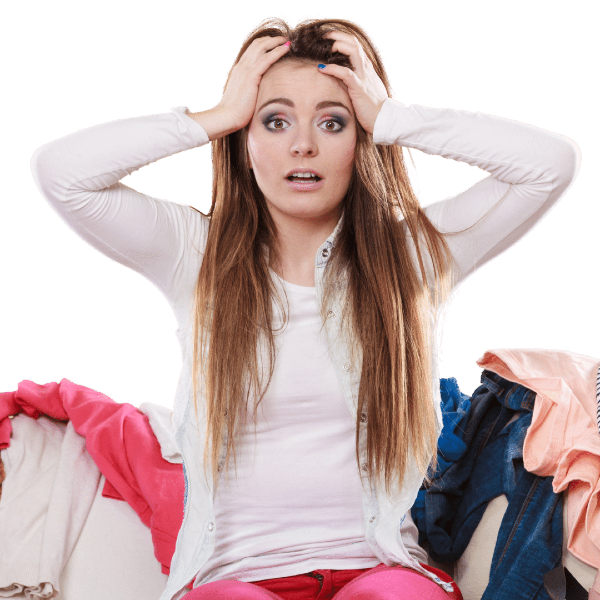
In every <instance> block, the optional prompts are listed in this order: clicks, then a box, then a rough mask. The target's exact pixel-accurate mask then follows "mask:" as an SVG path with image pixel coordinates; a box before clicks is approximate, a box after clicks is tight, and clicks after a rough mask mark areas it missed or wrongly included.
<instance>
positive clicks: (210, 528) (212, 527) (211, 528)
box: [208, 523, 215, 531]
mask: <svg viewBox="0 0 600 600" xmlns="http://www.w3.org/2000/svg"><path fill="white" fill-rule="evenodd" d="M214 528H215V526H214V525H213V524H212V523H209V524H208V530H209V531H212V530H213V529H214Z"/></svg>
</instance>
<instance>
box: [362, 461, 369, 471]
mask: <svg viewBox="0 0 600 600" xmlns="http://www.w3.org/2000/svg"><path fill="white" fill-rule="evenodd" d="M362 470H363V471H368V470H369V467H367V463H364V464H363V466H362Z"/></svg>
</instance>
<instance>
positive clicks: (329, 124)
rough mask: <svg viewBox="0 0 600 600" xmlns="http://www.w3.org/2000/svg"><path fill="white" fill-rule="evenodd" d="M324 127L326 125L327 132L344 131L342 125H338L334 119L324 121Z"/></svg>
mask: <svg viewBox="0 0 600 600" xmlns="http://www.w3.org/2000/svg"><path fill="white" fill-rule="evenodd" d="M322 125H325V127H324V129H326V130H327V131H339V130H340V129H342V124H341V123H338V121H334V120H333V119H329V120H328V121H323V123H322Z"/></svg>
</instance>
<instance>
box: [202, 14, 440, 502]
mask: <svg viewBox="0 0 600 600" xmlns="http://www.w3.org/2000/svg"><path fill="white" fill-rule="evenodd" d="M331 29H337V30H340V31H344V32H347V33H350V34H352V35H354V36H355V37H356V38H357V39H358V40H359V42H360V43H361V45H362V47H363V48H364V50H365V52H366V54H367V56H368V58H369V59H370V60H371V62H372V63H373V66H374V68H375V71H376V72H377V74H378V76H379V77H380V78H381V80H382V82H383V83H384V85H385V87H386V89H387V91H388V95H390V86H389V83H388V78H387V75H386V73H385V70H384V68H383V64H382V62H381V59H380V57H379V54H378V52H377V50H376V49H375V47H374V46H373V44H372V43H371V41H370V40H369V38H368V37H367V35H366V34H365V32H364V31H363V30H362V29H361V28H360V27H358V26H357V25H356V24H354V23H352V22H350V21H346V20H340V19H322V20H315V19H311V20H307V21H303V22H302V23H300V24H299V25H298V26H297V27H296V28H294V29H290V28H289V26H288V25H287V24H286V23H285V22H284V21H282V20H281V19H267V20H266V21H263V22H262V23H261V24H260V25H259V26H258V27H257V28H256V29H255V30H254V31H253V32H252V33H251V34H250V36H249V37H248V38H247V39H246V41H245V42H244V44H243V46H242V48H241V50H240V52H239V54H238V56H237V58H236V60H235V63H237V62H238V61H239V59H240V57H241V56H242V55H243V53H244V52H245V51H246V49H247V48H248V46H249V45H250V44H251V42H252V41H253V40H254V39H256V38H257V37H262V36H265V35H269V36H278V35H285V36H287V37H288V38H289V39H290V40H291V46H290V50H289V51H288V53H286V54H285V55H284V56H283V58H281V59H280V61H298V62H310V63H314V62H315V61H318V62H323V63H335V64H338V65H342V66H345V67H349V68H351V63H350V60H349V58H348V56H347V55H345V54H341V53H338V52H335V53H332V52H331V47H332V45H333V43H334V41H333V40H328V39H323V38H322V35H323V34H324V33H325V32H326V31H329V30H331ZM230 74H231V72H230ZM228 80H229V78H228ZM226 85H227V84H226ZM356 128H357V141H356V150H355V167H354V172H353V175H352V178H351V181H350V185H349V188H348V191H347V193H346V195H345V197H344V199H343V217H342V223H341V229H340V231H339V236H338V238H337V239H336V243H335V246H334V248H332V252H331V256H330V258H329V261H328V263H327V266H326V268H325V272H324V275H323V278H324V279H323V282H324V299H323V303H322V306H321V309H322V318H323V322H324V321H325V319H326V314H327V312H328V310H329V308H330V305H331V301H332V299H333V294H337V293H340V289H341V290H342V296H343V299H344V300H343V306H344V310H343V315H341V316H342V320H341V321H342V331H343V332H345V335H346V336H347V339H348V340H353V341H354V342H355V343H351V344H350V347H351V348H352V349H353V352H354V355H353V363H354V364H355V365H357V366H360V368H361V371H360V386H359V390H358V407H357V415H356V422H357V428H356V459H357V464H359V426H360V423H361V418H360V417H361V413H362V412H364V411H365V410H366V412H367V414H368V419H367V464H368V469H369V484H370V485H372V483H373V478H374V476H375V478H377V479H378V481H379V482H381V481H382V480H383V481H384V482H385V487H386V491H387V492H388V493H390V492H395V493H397V492H399V491H400V488H401V485H402V482H403V479H404V476H405V474H406V471H407V468H408V466H409V463H410V457H411V455H414V456H415V458H416V464H417V467H418V469H419V470H420V472H422V473H423V475H425V474H426V471H427V467H428V465H429V464H430V461H431V460H432V458H433V460H435V451H436V448H437V424H436V416H435V408H434V403H433V381H432V372H431V361H432V331H431V317H432V313H435V312H436V311H437V307H438V306H439V304H440V302H441V301H443V299H444V298H445V297H446V296H447V291H448V289H449V274H450V261H451V255H450V251H449V249H448V245H447V244H446V241H445V239H444V238H443V236H442V234H441V233H440V232H439V231H438V230H437V229H436V228H435V227H434V225H433V224H432V223H431V222H430V221H429V219H428V218H427V217H426V215H425V213H424V212H423V210H422V208H421V207H420V205H419V202H418V200H417V198H416V196H415V194H414V192H413V190H412V188H411V185H410V180H409V177H408V174H407V171H406V168H405V166H404V160H403V154H402V148H400V147H399V146H397V145H389V146H388V145H375V144H374V143H373V138H372V136H371V135H370V134H368V133H367V132H366V131H365V130H364V129H363V128H362V127H361V126H360V124H359V123H358V121H357V122H356ZM247 130H248V126H246V127H244V128H243V129H241V130H239V131H236V132H234V133H231V134H229V135H226V136H224V137H221V138H219V139H216V140H214V141H213V142H212V160H213V195H212V206H211V208H210V211H209V213H208V215H206V216H207V217H208V218H209V219H210V224H209V230H208V238H207V244H206V251H205V254H204V257H203V261H202V265H201V268H200V272H199V275H198V280H197V284H196V291H195V298H194V306H193V316H194V328H193V336H194V350H193V367H192V369H193V371H192V377H193V399H194V408H195V410H196V417H197V418H198V392H199V383H200V382H201V383H202V385H203V387H204V395H205V402H206V420H207V422H206V444H205V447H204V466H205V474H206V467H207V466H208V457H209V454H210V463H211V465H212V476H213V482H214V484H215V485H216V483H217V481H218V473H217V465H218V459H219V451H220V448H221V444H222V442H223V436H226V439H227V443H226V446H227V450H226V454H227V462H226V468H225V470H227V467H228V465H229V459H230V457H231V453H232V452H233V456H234V463H235V460H236V459H235V444H234V442H235V433H236V428H237V427H238V426H239V422H240V419H241V418H244V417H245V414H246V410H247V408H248V401H250V400H257V401H256V402H255V404H254V424H255V426H256V411H257V408H258V404H259V403H260V401H261V400H262V398H263V397H264V394H265V392H266V390H267V388H268V386H269V384H270V382H271V378H272V375H273V370H274V363H275V360H276V345H275V337H274V332H273V330H272V322H273V301H274V300H275V301H276V302H278V303H279V306H280V309H281V311H282V314H283V315H284V324H285V309H284V304H283V299H282V298H281V297H280V296H279V295H278V292H277V289H276V287H275V285H274V281H273V279H272V277H271V275H270V271H269V261H270V260H271V261H272V260H273V257H277V247H276V244H275V241H276V229H275V225H274V222H273V220H272V218H271V216H270V213H269V210H268V208H267V205H266V203H265V200H264V196H263V194H262V192H261V190H260V188H259V187H258V185H257V183H256V180H255V178H254V174H253V171H252V170H251V169H250V164H249V163H248V157H247V152H246V141H247ZM407 236H411V237H412V239H413V240H415V242H416V241H417V240H418V243H415V244H414V247H415V249H416V258H417V262H418V268H417V267H416V266H415V263H414V262H413V259H412V257H411V251H410V248H409V244H408V242H407ZM265 249H268V252H265ZM423 249H425V251H426V254H425V256H423ZM269 256H270V257H271V259H269ZM425 260H430V261H431V262H430V263H429V264H430V266H431V267H432V272H433V281H428V279H427V274H426V268H425V262H424V261H425ZM271 264H272V263H271ZM339 281H344V282H345V284H344V285H343V286H339V285H336V282H339ZM430 289H431V290H434V294H433V295H432V294H431V293H430ZM200 369H201V371H200ZM224 428H226V431H224ZM359 466H360V464H359Z"/></svg>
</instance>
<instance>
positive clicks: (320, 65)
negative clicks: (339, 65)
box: [319, 63, 327, 69]
mask: <svg viewBox="0 0 600 600" xmlns="http://www.w3.org/2000/svg"><path fill="white" fill-rule="evenodd" d="M326 66H327V65H322V64H321V63H319V69H324V68H325V67H326Z"/></svg>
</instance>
